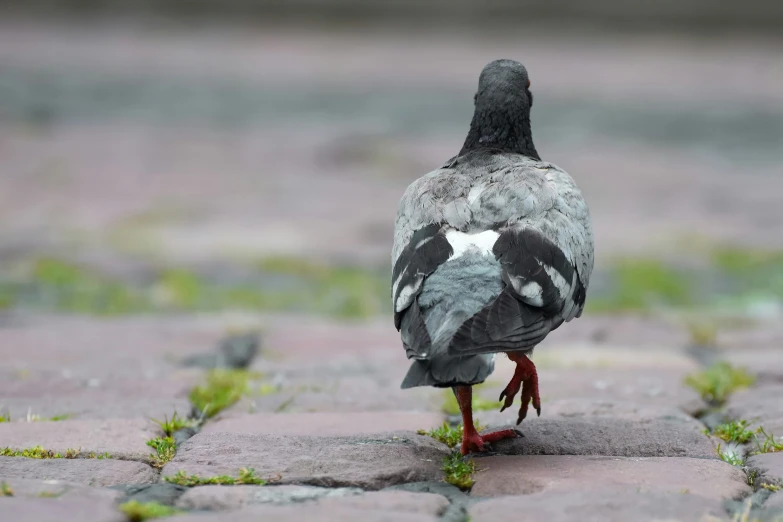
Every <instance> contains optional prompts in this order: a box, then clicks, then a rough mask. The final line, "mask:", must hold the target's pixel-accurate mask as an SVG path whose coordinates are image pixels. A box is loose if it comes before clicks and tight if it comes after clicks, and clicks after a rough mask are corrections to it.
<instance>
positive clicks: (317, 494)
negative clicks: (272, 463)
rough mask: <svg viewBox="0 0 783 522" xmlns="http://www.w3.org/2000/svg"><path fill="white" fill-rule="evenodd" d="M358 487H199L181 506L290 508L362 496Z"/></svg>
mask: <svg viewBox="0 0 783 522" xmlns="http://www.w3.org/2000/svg"><path fill="white" fill-rule="evenodd" d="M362 494H364V491H363V490H361V489H357V488H321V487H316V486H276V485H266V486H244V485H238V486H199V487H195V488H190V489H188V490H187V491H186V492H185V493H184V494H183V495H182V496H181V497H179V499H177V504H176V505H177V507H179V508H182V509H188V510H194V509H198V510H215V511H219V510H234V509H241V508H243V507H246V506H253V505H260V504H271V505H288V504H298V503H303V502H312V501H315V500H318V499H320V498H328V497H346V496H353V495H362Z"/></svg>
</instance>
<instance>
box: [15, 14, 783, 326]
mask: <svg viewBox="0 0 783 522" xmlns="http://www.w3.org/2000/svg"><path fill="white" fill-rule="evenodd" d="M781 29H783V3H781V2H777V1H773V0H746V1H744V2H715V1H707V0H678V1H661V2H641V1H635V2H628V1H621V0H601V1H592V2H579V1H577V0H558V1H533V0H528V1H519V2H511V1H508V0H457V1H449V2H444V1H439V0H426V1H425V0H420V1H416V2H414V1H392V0H364V1H358V0H289V1H285V2H284V1H279V0H278V1H263V0H255V1H254V0H221V1H218V0H196V1H185V0H158V1H154V2H153V1H138V0H134V1H131V0H104V1H99V0H70V1H67V0H66V1H62V0H61V1H57V2H55V1H53V0H51V1H47V0H33V1H31V0H28V1H25V2H21V1H8V0H6V1H5V2H3V3H2V7H0V308H2V309H5V310H6V312H5V313H6V314H7V313H9V312H13V311H17V310H34V311H44V312H58V313H60V312H63V313H77V314H98V315H127V314H147V313H159V312H160V313H162V312H194V311H222V310H245V311H251V312H254V313H255V312H265V313H266V312H270V313H275V312H286V313H288V312H294V313H305V314H315V315H319V316H325V317H331V318H335V319H339V320H364V319H368V318H373V317H376V316H379V315H382V314H384V313H387V312H389V311H390V304H389V301H390V299H389V280H390V259H389V257H390V249H391V240H392V228H393V222H394V216H395V212H396V206H397V201H398V200H399V198H400V196H401V195H402V193H403V191H404V190H405V188H406V187H407V185H408V184H409V183H411V182H412V181H413V180H414V179H416V178H418V177H420V176H421V175H423V174H425V173H427V172H429V171H430V170H432V169H434V168H436V167H438V166H439V165H440V164H441V163H442V162H444V161H445V160H447V159H448V158H450V157H451V156H452V155H454V154H455V153H456V152H457V151H458V150H459V148H460V146H461V144H462V140H463V139H464V136H465V134H466V132H467V129H468V125H469V122H470V116H471V113H472V96H473V93H474V90H475V87H476V82H477V78H478V74H479V72H480V70H481V68H482V67H483V66H484V64H486V63H487V62H488V61H490V60H493V59H497V58H512V59H516V60H519V61H521V62H523V63H524V64H525V65H526V66H527V67H528V70H529V72H530V75H531V79H532V90H533V92H534V93H535V106H534V107H533V131H534V138H535V142H536V145H537V148H538V150H539V152H540V153H541V154H542V156H543V157H544V159H546V160H548V161H551V162H553V163H556V164H558V165H559V166H561V167H563V168H564V169H566V170H567V171H568V172H570V173H571V174H572V176H573V177H574V178H575V179H576V180H577V182H578V183H579V185H580V186H581V187H582V188H583V191H584V193H585V197H586V199H587V201H588V203H589V205H590V207H591V211H592V215H593V222H594V228H595V234H596V250H597V262H596V275H595V276H594V277H593V281H594V282H593V286H592V288H591V292H590V293H589V297H588V312H589V313H591V314H602V313H603V314H606V313H625V312H634V313H639V312H641V313H655V314H664V315H667V314H673V315H675V316H677V317H686V318H691V317H696V318H698V320H699V321H701V320H709V321H713V322H715V323H719V322H720V321H722V320H723V319H724V318H725V317H732V318H738V319H740V320H741V319H743V318H745V319H747V318H759V317H760V318H775V317H778V316H779V315H780V314H781V312H783V306H782V303H783V250H781V248H782V247H783V167H782V165H783V162H782V161H781V160H783V89H781V86H782V85H783V36H781V35H783V30H781ZM705 318H706V319H705ZM716 318H717V319H716ZM384 319H385V320H388V325H389V327H390V328H391V319H390V318H388V317H384ZM708 328H710V327H708ZM707 335H709V333H708V334H707Z"/></svg>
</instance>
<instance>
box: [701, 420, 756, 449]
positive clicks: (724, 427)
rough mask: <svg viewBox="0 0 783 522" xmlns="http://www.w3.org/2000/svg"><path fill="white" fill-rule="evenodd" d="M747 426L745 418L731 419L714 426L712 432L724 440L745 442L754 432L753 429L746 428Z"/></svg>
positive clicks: (738, 442) (748, 424)
mask: <svg viewBox="0 0 783 522" xmlns="http://www.w3.org/2000/svg"><path fill="white" fill-rule="evenodd" d="M749 426H750V423H749V422H748V421H745V420H740V421H731V422H727V423H725V424H721V425H719V426H716V427H715V429H714V430H713V431H712V434H713V435H714V436H716V437H718V438H719V439H721V440H723V441H725V442H736V443H737V444H745V443H746V442H748V441H749V440H750V439H752V438H753V434H754V433H755V432H754V431H753V430H750V429H748V428H749Z"/></svg>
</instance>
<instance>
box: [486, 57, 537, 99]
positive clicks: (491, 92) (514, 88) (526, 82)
mask: <svg viewBox="0 0 783 522" xmlns="http://www.w3.org/2000/svg"><path fill="white" fill-rule="evenodd" d="M473 101H474V103H475V104H476V106H478V105H479V104H482V105H483V104H488V105H493V106H496V105H507V104H514V105H518V104H519V103H520V102H521V103H522V104H523V105H525V106H526V108H527V110H530V107H532V106H533V93H532V92H530V77H529V76H528V74H527V69H525V66H524V65H522V64H521V63H519V62H517V61H514V60H495V61H494V62H490V63H488V64H487V65H486V66H485V67H484V69H483V70H482V71H481V75H480V76H479V85H478V91H477V92H476V96H475V97H474V99H473Z"/></svg>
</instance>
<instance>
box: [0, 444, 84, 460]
mask: <svg viewBox="0 0 783 522" xmlns="http://www.w3.org/2000/svg"><path fill="white" fill-rule="evenodd" d="M78 456H79V450H76V449H66V450H65V453H60V452H55V451H52V450H48V449H44V448H43V447H42V446H34V447H32V448H25V449H21V450H16V449H12V448H3V449H0V457H24V458H28V459H75V458H77V457H78Z"/></svg>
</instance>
